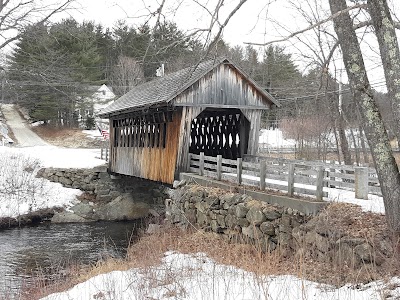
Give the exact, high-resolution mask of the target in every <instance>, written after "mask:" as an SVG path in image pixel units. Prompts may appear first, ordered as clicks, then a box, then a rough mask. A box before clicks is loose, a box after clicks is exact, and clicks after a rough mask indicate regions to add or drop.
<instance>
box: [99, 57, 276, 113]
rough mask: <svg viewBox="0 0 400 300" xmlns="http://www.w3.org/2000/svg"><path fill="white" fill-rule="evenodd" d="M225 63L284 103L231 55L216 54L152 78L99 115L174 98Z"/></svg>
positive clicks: (265, 93)
mask: <svg viewBox="0 0 400 300" xmlns="http://www.w3.org/2000/svg"><path fill="white" fill-rule="evenodd" d="M222 63H225V64H229V65H231V66H233V67H234V68H235V69H237V70H238V71H239V72H240V73H241V74H242V75H243V77H245V78H246V79H247V80H248V82H249V83H250V84H251V85H253V86H254V87H255V88H256V89H257V90H258V92H260V93H261V94H262V95H263V96H264V97H265V98H266V99H268V100H269V101H270V102H271V103H273V104H276V105H277V106H280V105H279V103H278V102H277V101H276V100H275V99H274V97H273V96H272V95H270V94H269V93H268V92H267V91H265V90H264V89H262V88H261V87H260V86H259V85H258V84H257V83H256V82H254V81H253V80H252V79H250V77H249V76H248V75H247V74H246V73H245V72H243V71H242V70H241V69H240V68H239V67H238V66H236V65H235V64H234V63H233V62H231V61H230V60H229V59H227V58H216V59H211V60H207V61H204V62H202V63H199V64H198V65H196V66H192V67H189V68H185V69H182V70H179V71H176V72H173V73H170V74H167V75H165V76H163V77H159V78H157V79H154V80H152V81H149V82H146V83H143V84H140V85H138V86H136V87H135V88H133V89H132V90H131V91H129V92H128V93H126V94H125V95H123V96H121V97H120V98H119V99H117V100H116V101H115V102H114V103H112V104H111V105H109V106H108V107H106V108H105V109H103V110H102V111H101V112H100V113H99V114H98V115H99V116H100V117H102V118H106V117H109V116H110V115H116V114H119V113H125V112H130V111H135V110H138V109H140V108H147V107H150V106H155V105H159V104H163V103H164V104H166V103H169V102H170V101H172V100H173V99H174V98H175V97H176V96H177V95H179V94H180V93H182V92H183V91H184V90H186V89H187V88H188V87H190V86H191V85H193V84H194V83H195V82H196V81H198V80H199V79H200V78H202V77H203V76H204V75H206V74H207V73H208V72H210V71H212V70H213V69H214V68H215V67H217V66H219V65H220V64H222Z"/></svg>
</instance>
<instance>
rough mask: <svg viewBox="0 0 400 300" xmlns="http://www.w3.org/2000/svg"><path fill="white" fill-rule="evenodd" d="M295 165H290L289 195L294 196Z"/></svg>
mask: <svg viewBox="0 0 400 300" xmlns="http://www.w3.org/2000/svg"><path fill="white" fill-rule="evenodd" d="M294 166H295V165H294V164H288V195H289V197H292V196H293V192H294Z"/></svg>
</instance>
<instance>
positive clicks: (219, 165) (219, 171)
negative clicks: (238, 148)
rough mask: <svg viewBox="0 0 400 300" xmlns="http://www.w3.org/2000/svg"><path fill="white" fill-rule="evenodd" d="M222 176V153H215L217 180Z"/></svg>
mask: <svg viewBox="0 0 400 300" xmlns="http://www.w3.org/2000/svg"><path fill="white" fill-rule="evenodd" d="M221 177H222V155H217V180H221Z"/></svg>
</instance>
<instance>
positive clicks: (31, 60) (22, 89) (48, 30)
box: [10, 19, 104, 126]
mask: <svg viewBox="0 0 400 300" xmlns="http://www.w3.org/2000/svg"><path fill="white" fill-rule="evenodd" d="M97 44H98V38H97V36H96V32H95V26H94V24H93V23H91V22H87V23H83V24H78V23H77V22H76V21H74V20H70V19H69V20H63V21H62V22H60V23H57V24H54V25H52V26H46V25H44V24H40V25H36V26H31V27H28V28H26V30H25V32H24V33H23V34H22V37H21V39H20V41H19V42H18V43H17V47H16V49H15V51H14V52H13V54H12V55H11V57H10V60H11V68H10V80H11V82H12V83H13V85H14V87H15V89H16V90H17V91H18V95H19V100H20V104H21V105H22V106H25V107H26V108H28V109H29V111H30V113H31V116H32V117H33V118H34V119H37V120H42V121H48V120H51V121H54V122H56V123H57V124H60V123H62V124H64V125H70V126H72V125H74V110H75V103H76V101H77V100H78V99H79V98H82V97H84V96H85V95H87V94H88V89H87V88H88V86H89V85H93V84H96V85H98V84H100V83H102V82H103V81H102V79H103V76H104V72H103V70H102V68H101V67H100V65H101V63H103V62H104V59H103V58H102V56H101V54H100V52H99V50H98V47H97Z"/></svg>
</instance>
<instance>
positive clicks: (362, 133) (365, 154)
mask: <svg viewBox="0 0 400 300" xmlns="http://www.w3.org/2000/svg"><path fill="white" fill-rule="evenodd" d="M358 131H359V132H360V144H361V149H362V152H363V155H364V163H365V164H369V153H368V149H367V147H366V145H365V141H364V131H363V129H362V126H361V125H360V126H359V127H358Z"/></svg>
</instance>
